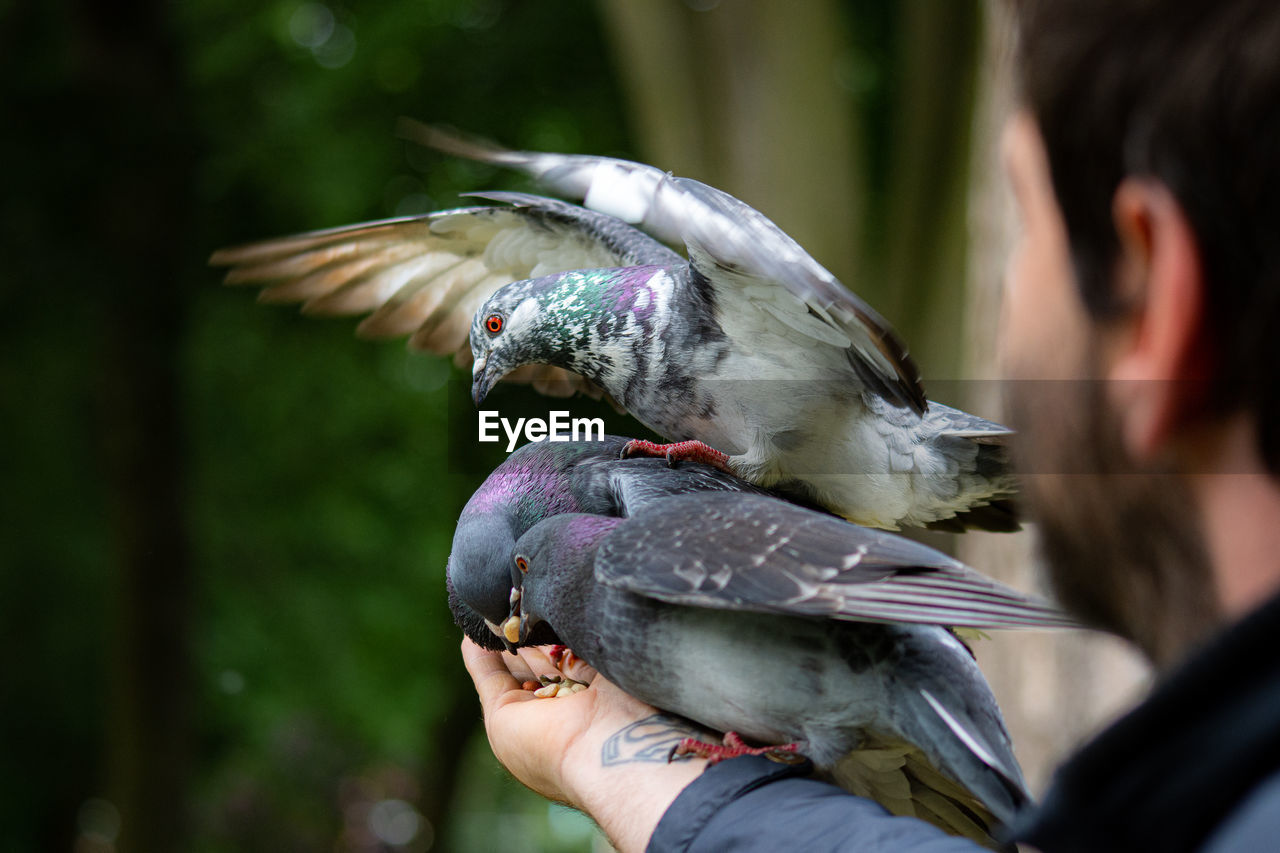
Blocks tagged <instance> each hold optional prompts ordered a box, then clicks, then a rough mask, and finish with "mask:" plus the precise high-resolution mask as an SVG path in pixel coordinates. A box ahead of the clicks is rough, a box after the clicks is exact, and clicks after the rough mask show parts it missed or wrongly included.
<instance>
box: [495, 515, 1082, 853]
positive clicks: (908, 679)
mask: <svg viewBox="0 0 1280 853" xmlns="http://www.w3.org/2000/svg"><path fill="white" fill-rule="evenodd" d="M514 563H515V569H516V570H515V571H514V572H512V573H511V574H512V577H513V580H514V583H515V591H514V592H513V593H512V614H513V615H512V617H511V618H512V620H516V619H518V620H519V621H518V626H519V636H520V637H521V638H527V637H529V636H530V635H531V632H532V631H533V630H536V629H538V628H539V627H542V626H550V628H551V630H552V632H553V633H554V634H555V635H556V637H557V638H558V640H559V641H560V642H563V643H565V644H567V645H568V646H569V647H570V648H572V649H573V651H574V653H575V654H576V655H578V656H579V657H580V658H582V659H583V660H584V661H586V662H587V663H588V664H590V665H591V666H593V667H594V668H595V669H596V670H597V671H598V672H600V673H601V674H602V675H604V676H605V677H606V678H608V679H609V680H610V681H612V682H614V683H616V684H617V685H618V686H619V687H621V688H622V689H623V690H625V691H626V692H627V693H629V694H631V695H633V696H635V697H636V698H638V699H641V700H642V701H645V702H648V703H649V704H651V705H654V706H656V707H658V708H660V709H662V710H665V711H669V712H674V713H678V714H680V715H682V716H684V717H687V718H689V719H690V720H693V721H695V722H697V723H699V724H701V725H703V726H707V727H710V728H711V729H714V730H716V731H722V732H731V733H736V734H738V735H741V736H744V737H746V738H750V739H752V740H755V741H757V742H760V743H764V744H792V743H795V744H797V745H798V746H797V748H798V749H799V750H800V751H802V752H803V753H804V754H806V755H808V756H809V757H810V758H812V759H813V761H814V763H815V765H816V766H817V767H818V768H819V769H820V770H821V771H823V772H824V773H826V774H828V775H829V776H830V777H831V778H832V779H833V780H834V781H835V782H837V783H838V784H840V785H841V786H842V787H844V788H846V789H847V790H849V791H851V792H854V793H858V794H862V795H866V796H870V797H872V798H874V799H876V800H878V801H879V802H881V803H882V804H884V805H885V806H886V807H887V808H889V810H890V811H892V812H894V813H895V814H900V815H902V814H905V815H915V816H918V817H921V818H924V819H926V820H929V821H931V822H933V823H935V824H937V825H938V826H940V827H942V828H943V829H946V830H948V831H950V832H954V833H958V834H962V835H966V836H969V837H972V838H975V839H976V840H978V841H980V842H982V843H986V844H990V843H992V840H991V830H992V827H993V826H994V824H995V822H996V821H1000V822H1007V821H1008V820H1009V819H1010V818H1011V817H1012V816H1013V814H1014V813H1015V811H1016V810H1017V809H1018V808H1019V807H1020V806H1021V805H1022V804H1023V803H1024V802H1026V801H1027V799H1028V793H1027V789H1026V784H1025V782H1024V781H1023V778H1022V774H1021V771H1020V770H1019V767H1018V763H1017V760H1016V759H1015V758H1014V755H1013V753H1012V750H1011V747H1010V743H1009V736H1008V733H1007V732H1006V730H1005V728H1004V724H1003V721H1002V720H1001V717H1000V713H999V709H998V708H997V707H996V703H995V700H994V698H993V697H992V695H991V692H990V689H989V687H988V686H987V684H986V681H985V680H984V679H983V676H982V673H981V671H980V670H979V669H978V667H977V665H976V663H975V662H974V660H973V657H972V655H971V654H970V653H969V651H968V649H966V648H965V647H964V646H963V645H962V644H961V643H960V641H959V640H957V639H956V637H955V636H954V634H952V633H951V632H950V631H948V630H947V629H946V628H945V627H941V626H945V625H959V624H965V625H981V626H985V627H1033V626H1043V627H1053V626H1065V625H1070V624H1073V623H1071V622H1070V620H1068V619H1066V618H1065V617H1064V616H1063V615H1062V614H1060V613H1058V612H1057V611H1055V610H1053V609H1052V608H1049V607H1047V606H1043V605H1038V604H1035V603H1034V602H1032V601H1030V600H1028V599H1027V598H1025V597H1024V596H1022V595H1020V594H1019V593H1016V592H1014V591H1012V590H1008V589H1006V588H1003V587H1001V586H999V585H997V584H995V583H993V582H992V581H989V580H987V579H985V578H983V577H981V576H980V575H978V574H977V573H976V572H973V571H972V570H970V569H968V568H966V567H965V566H963V565H962V564H960V563H958V562H956V561H954V560H952V559H950V558H948V557H946V556H944V555H942V554H940V553H938V552H936V551H933V550H932V549H930V548H927V547H925V546H923V545H920V544H918V543H916V542H913V541H911V540H908V539H904V538H902V537H899V536H895V535H893V534H889V533H885V532H882V531H873V530H868V529H865V528H858V527H855V526H853V525H850V524H848V523H845V522H842V521H840V520H838V519H835V518H832V517H830V516H825V515H822V514H820V513H815V512H813V511H810V510H806V509H803V508H800V507H796V506H792V505H789V504H785V503H782V502H780V501H778V500H776V499H774V498H770V497H766V496H760V495H752V494H744V493H708V494H699V495H681V496H675V497H671V498H668V499H666V500H662V501H658V502H654V503H652V504H649V505H647V506H645V507H643V508H641V509H639V510H637V511H636V512H634V513H632V514H631V515H630V516H629V517H628V518H625V519H622V518H608V517H602V516H596V515H585V514H571V515H560V516H556V517H553V518H550V519H548V520H546V521H543V522H541V523H539V524H537V525H535V526H533V527H532V528H530V529H529V530H528V532H526V533H525V534H524V535H523V536H521V537H520V539H519V540H518V541H517V542H516V545H515V548H514ZM728 742H730V741H729V739H728V738H727V739H726V743H728Z"/></svg>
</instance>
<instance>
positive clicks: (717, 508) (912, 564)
mask: <svg viewBox="0 0 1280 853" xmlns="http://www.w3.org/2000/svg"><path fill="white" fill-rule="evenodd" d="M595 571H596V576H597V577H598V578H599V579H600V580H601V581H602V582H604V583H608V584H612V585H615V586H619V587H622V588H625V589H628V590H631V591H632V592H636V593H639V594H641V595H645V596H648V597H650V598H656V599H659V600H662V601H670V602H675V603H680V604H686V605H691V606H698V607H708V608H713V609H730V610H751V611H760V612H773V613H788V614H793V615H804V616H814V617H826V618H834V619H850V620H856V621H869V622H915V623H924V624H940V625H952V626H963V627H973V628H1047V627H1076V626H1077V623H1076V622H1075V621H1074V620H1072V619H1070V618H1069V617H1067V616H1066V615H1065V614H1063V613H1062V612H1061V611H1059V610H1057V609H1056V608H1054V607H1053V606H1051V605H1049V604H1047V603H1045V602H1042V601H1038V600H1036V599H1034V598H1032V597H1030V596H1028V595H1025V594H1023V593H1021V592H1018V591H1017V590H1014V589H1012V588H1010V587H1007V586H1005V585H1003V584H1000V583H997V582H996V581H993V580H991V579H989V578H987V577H984V576H983V575H981V574H979V573H978V572H976V571H974V570H973V569H971V568H969V567H968V566H966V565H964V564H963V563H960V562H959V561H957V560H954V559H952V558H951V557H948V556H947V555H945V554H943V553H941V552H939V551H935V550H933V549H932V548H929V547H927V546H925V545H922V544H920V543H918V542H915V541H913V540H910V539H906V538H904V537H901V536H896V535H894V534H891V533H887V532H885V531H881V530H870V529H867V528H862V527H858V526H856V525H853V524H850V523H848V522H845V521H841V520H840V519H836V518H833V517H831V516H828V515H824V514H822V513H818V512H815V511H813V510H808V509H804V508H802V507H797V506H794V505H792V504H788V503H785V502H782V501H779V500H777V499H776V498H771V497H763V496H759V495H751V494H732V493H717V494H702V495H693V496H679V497H672V498H670V499H667V500H664V501H660V502H655V503H651V504H648V505H646V506H644V507H642V508H641V509H640V510H638V511H637V512H635V513H634V514H633V515H632V516H631V518H630V519H629V520H628V521H627V522H626V523H625V524H622V525H619V527H618V528H617V530H616V531H615V532H614V533H613V534H612V535H611V536H610V537H609V539H608V540H607V542H606V543H605V544H604V545H603V546H602V547H601V549H600V552H599V554H598V555H597V558H596V563H595Z"/></svg>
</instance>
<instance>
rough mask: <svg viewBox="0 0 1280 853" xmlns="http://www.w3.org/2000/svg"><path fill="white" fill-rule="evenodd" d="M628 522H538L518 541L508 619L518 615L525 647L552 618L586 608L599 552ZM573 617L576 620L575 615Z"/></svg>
mask: <svg viewBox="0 0 1280 853" xmlns="http://www.w3.org/2000/svg"><path fill="white" fill-rule="evenodd" d="M622 521H623V519H621V518H613V517H608V516H602V515H589V514H586V513H570V514H565V515H557V516H554V517H552V518H549V519H547V520H546V521H543V522H539V523H538V524H535V525H534V526H533V527H531V528H529V531H528V532H527V533H525V534H524V535H523V536H521V537H520V539H519V540H518V541H517V542H516V545H515V548H514V549H513V553H512V563H511V570H512V571H511V595H510V605H509V615H510V616H518V617H519V620H520V622H519V624H520V634H519V638H520V645H534V644H536V643H537V641H538V637H539V635H541V634H542V633H543V632H544V631H546V630H547V629H551V630H553V631H554V627H555V626H554V625H548V622H549V621H551V618H552V617H551V614H553V613H555V614H557V615H560V616H564V615H565V614H571V613H572V612H573V611H574V610H576V609H578V608H581V607H585V606H586V604H587V602H586V600H585V596H584V595H582V594H581V593H582V591H583V590H584V589H585V588H588V587H589V586H590V579H591V576H592V572H593V571H594V563H595V556H596V550H597V549H598V548H599V547H600V544H601V542H603V541H604V539H605V537H607V536H608V535H609V534H610V533H611V532H612V531H613V529H614V528H615V527H617V526H618V525H619V524H621V523H622ZM570 618H572V617H571V616H570Z"/></svg>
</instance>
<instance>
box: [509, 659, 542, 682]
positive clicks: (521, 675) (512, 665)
mask: <svg viewBox="0 0 1280 853" xmlns="http://www.w3.org/2000/svg"><path fill="white" fill-rule="evenodd" d="M502 662H503V663H504V664H506V667H507V670H508V671H509V672H510V673H511V675H512V677H514V678H515V680H516V681H519V682H520V683H521V684H523V683H525V682H527V681H537V680H538V676H537V675H535V674H534V672H533V670H532V669H531V668H530V667H529V664H527V663H526V662H525V660H524V658H522V657H520V656H519V655H518V654H512V653H511V652H503V653H502Z"/></svg>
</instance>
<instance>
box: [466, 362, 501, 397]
mask: <svg viewBox="0 0 1280 853" xmlns="http://www.w3.org/2000/svg"><path fill="white" fill-rule="evenodd" d="M496 373H497V371H495V370H492V369H491V368H490V367H489V358H488V356H485V357H483V358H480V359H477V360H476V363H475V365H473V366H472V368H471V399H472V400H473V401H475V404H476V407H477V408H479V406H480V404H481V403H483V402H484V398H485V397H488V396H489V392H490V391H491V390H493V386H494V385H496V384H497V382H498V380H499V379H500V378H501V376H498V375H495V374H496Z"/></svg>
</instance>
